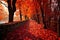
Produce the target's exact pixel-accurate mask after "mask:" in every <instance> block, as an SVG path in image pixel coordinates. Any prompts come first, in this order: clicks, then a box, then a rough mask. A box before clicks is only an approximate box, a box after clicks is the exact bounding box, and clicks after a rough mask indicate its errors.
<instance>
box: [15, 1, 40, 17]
mask: <svg viewBox="0 0 60 40" xmlns="http://www.w3.org/2000/svg"><path fill="white" fill-rule="evenodd" d="M16 8H17V9H20V10H21V11H22V14H23V15H27V16H28V17H31V16H32V15H33V14H35V13H36V9H37V10H39V8H40V6H39V4H38V2H37V1H36V0H34V1H33V0H25V1H24V0H17V2H16ZM39 11H40V10H39Z"/></svg>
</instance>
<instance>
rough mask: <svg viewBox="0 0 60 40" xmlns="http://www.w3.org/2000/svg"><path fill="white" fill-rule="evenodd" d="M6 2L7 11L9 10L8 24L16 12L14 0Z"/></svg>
mask: <svg viewBox="0 0 60 40" xmlns="http://www.w3.org/2000/svg"><path fill="white" fill-rule="evenodd" d="M7 2H8V10H9V22H13V15H14V12H15V11H16V7H15V3H16V0H7Z"/></svg>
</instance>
